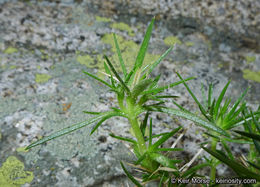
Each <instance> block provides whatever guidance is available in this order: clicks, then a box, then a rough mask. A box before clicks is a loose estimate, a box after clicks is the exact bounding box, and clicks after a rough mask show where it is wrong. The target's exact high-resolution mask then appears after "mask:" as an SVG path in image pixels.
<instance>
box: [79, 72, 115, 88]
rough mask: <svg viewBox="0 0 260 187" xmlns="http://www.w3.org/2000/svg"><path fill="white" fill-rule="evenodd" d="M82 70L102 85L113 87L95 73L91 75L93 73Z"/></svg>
mask: <svg viewBox="0 0 260 187" xmlns="http://www.w3.org/2000/svg"><path fill="white" fill-rule="evenodd" d="M82 72H83V73H85V74H87V75H88V76H90V77H92V78H94V79H96V80H97V81H99V82H101V83H103V84H104V85H106V86H108V87H109V88H112V89H113V87H112V86H111V85H110V84H108V83H107V82H105V81H103V80H102V79H100V78H98V77H96V76H95V75H93V74H91V73H88V72H86V71H82Z"/></svg>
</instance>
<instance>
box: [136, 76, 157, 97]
mask: <svg viewBox="0 0 260 187" xmlns="http://www.w3.org/2000/svg"><path fill="white" fill-rule="evenodd" d="M151 83H152V80H151V79H144V80H142V81H140V82H139V83H138V84H137V85H135V87H134V88H133V90H132V96H133V97H134V98H135V97H137V96H138V95H139V94H140V93H142V92H143V91H144V90H145V89H146V88H147V87H148V86H149V85H150V84H151Z"/></svg>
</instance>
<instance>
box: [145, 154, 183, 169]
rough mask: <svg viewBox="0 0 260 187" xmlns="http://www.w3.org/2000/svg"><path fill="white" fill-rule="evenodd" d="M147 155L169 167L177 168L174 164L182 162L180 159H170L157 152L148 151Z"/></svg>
mask: <svg viewBox="0 0 260 187" xmlns="http://www.w3.org/2000/svg"><path fill="white" fill-rule="evenodd" d="M149 157H150V158H151V159H152V160H154V161H156V162H158V163H159V164H161V165H163V166H164V167H169V168H173V169H177V168H176V166H175V164H176V163H180V162H182V160H171V159H169V158H167V157H166V156H163V155H162V154H159V153H149Z"/></svg>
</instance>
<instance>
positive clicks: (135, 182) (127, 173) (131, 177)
mask: <svg viewBox="0 0 260 187" xmlns="http://www.w3.org/2000/svg"><path fill="white" fill-rule="evenodd" d="M120 164H121V167H122V168H123V170H124V172H125V174H126V176H127V177H128V178H129V179H130V180H131V181H132V182H133V183H134V184H135V185H136V186H138V187H143V186H142V185H141V184H140V183H139V182H138V181H137V180H135V178H134V177H133V176H132V175H131V174H130V173H129V172H128V171H127V169H126V168H125V166H124V164H123V163H122V162H121V161H120Z"/></svg>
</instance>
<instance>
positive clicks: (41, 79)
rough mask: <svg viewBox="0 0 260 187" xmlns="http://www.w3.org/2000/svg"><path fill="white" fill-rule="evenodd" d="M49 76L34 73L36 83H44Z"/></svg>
mask: <svg viewBox="0 0 260 187" xmlns="http://www.w3.org/2000/svg"><path fill="white" fill-rule="evenodd" d="M50 78H51V76H50V75H48V74H36V76H35V82H37V83H45V82H47V81H48V80H49V79H50Z"/></svg>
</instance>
